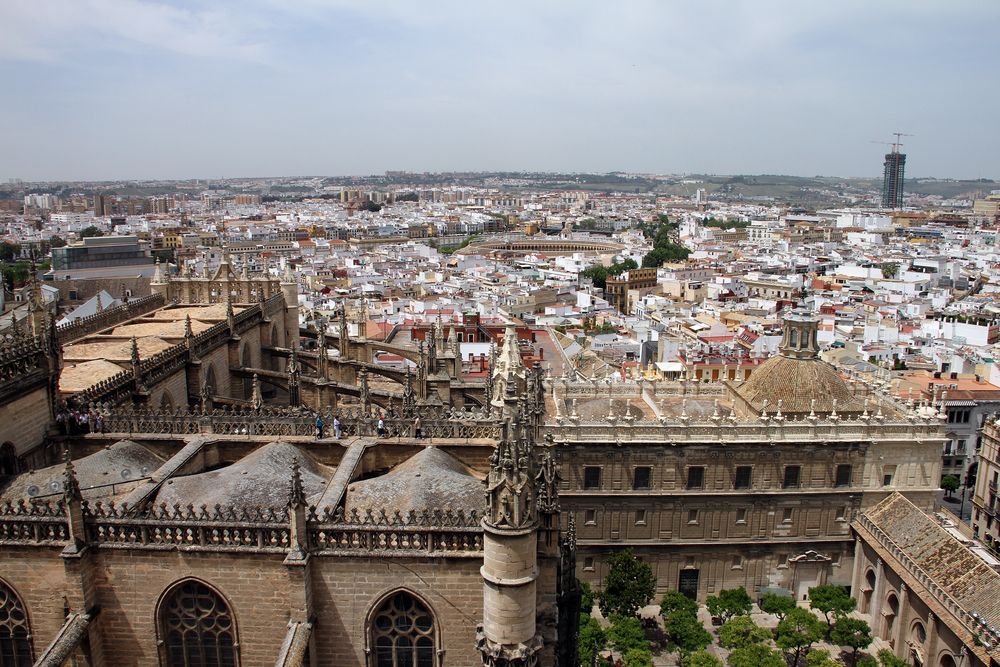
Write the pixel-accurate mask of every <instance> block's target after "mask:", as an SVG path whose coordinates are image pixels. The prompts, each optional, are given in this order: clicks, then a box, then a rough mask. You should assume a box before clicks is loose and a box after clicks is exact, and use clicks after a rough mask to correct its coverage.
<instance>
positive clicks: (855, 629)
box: [830, 616, 873, 665]
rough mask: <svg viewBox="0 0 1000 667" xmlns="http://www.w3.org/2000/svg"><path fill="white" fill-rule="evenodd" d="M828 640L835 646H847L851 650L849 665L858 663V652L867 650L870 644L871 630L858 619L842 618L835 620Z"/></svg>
mask: <svg viewBox="0 0 1000 667" xmlns="http://www.w3.org/2000/svg"><path fill="white" fill-rule="evenodd" d="M830 639H831V641H833V643H834V644H836V645H837V646H849V647H850V648H851V664H852V665H856V664H857V662H858V651H860V650H861V649H863V648H868V646H869V645H870V644H871V643H872V639H873V638H872V629H871V627H870V626H869V625H868V624H867V623H865V622H864V621H862V620H861V619H860V618H851V617H850V616H844V617H842V618H839V619H837V623H836V624H835V625H834V626H833V631H832V632H831V633H830Z"/></svg>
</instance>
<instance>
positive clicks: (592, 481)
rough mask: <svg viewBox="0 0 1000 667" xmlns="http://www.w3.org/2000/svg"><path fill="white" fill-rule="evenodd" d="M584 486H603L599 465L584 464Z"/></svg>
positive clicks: (589, 488) (597, 487)
mask: <svg viewBox="0 0 1000 667" xmlns="http://www.w3.org/2000/svg"><path fill="white" fill-rule="evenodd" d="M583 488H584V489H588V490H591V489H599V488H601V469H600V468H599V467H597V466H584V468H583Z"/></svg>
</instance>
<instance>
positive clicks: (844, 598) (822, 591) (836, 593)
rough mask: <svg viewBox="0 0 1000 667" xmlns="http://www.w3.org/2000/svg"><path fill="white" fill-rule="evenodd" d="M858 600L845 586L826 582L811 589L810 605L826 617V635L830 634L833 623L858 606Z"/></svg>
mask: <svg viewBox="0 0 1000 667" xmlns="http://www.w3.org/2000/svg"><path fill="white" fill-rule="evenodd" d="M857 604H858V603H857V601H856V600H855V599H854V598H852V597H851V596H850V594H849V593H848V592H847V589H846V588H844V587H843V586H836V585H833V584H825V585H823V586H814V587H813V588H810V589H809V606H810V607H812V608H813V609H815V610H816V611H819V612H822V613H823V616H825V617H826V626H827V628H826V636H827V637H829V636H830V632H831V631H832V630H833V623H834V621H836V620H837V619H838V618H840V617H842V616H847V615H848V614H850V613H851V612H852V611H854V608H855V607H856V606H857Z"/></svg>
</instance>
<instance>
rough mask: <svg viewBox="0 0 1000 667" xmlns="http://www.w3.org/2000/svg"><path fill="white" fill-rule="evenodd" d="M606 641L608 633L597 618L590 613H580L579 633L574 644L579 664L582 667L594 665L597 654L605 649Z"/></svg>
mask: <svg viewBox="0 0 1000 667" xmlns="http://www.w3.org/2000/svg"><path fill="white" fill-rule="evenodd" d="M607 643H608V635H607V633H606V632H605V631H604V628H602V627H601V624H600V623H599V622H598V621H597V619H596V618H594V617H593V616H591V615H590V614H580V634H579V637H578V639H577V644H576V652H577V654H578V655H579V656H580V664H581V665H583V666H584V667H593V666H594V665H596V664H597V656H598V654H599V653H600V652H601V651H603V650H604V649H605V647H606V646H607Z"/></svg>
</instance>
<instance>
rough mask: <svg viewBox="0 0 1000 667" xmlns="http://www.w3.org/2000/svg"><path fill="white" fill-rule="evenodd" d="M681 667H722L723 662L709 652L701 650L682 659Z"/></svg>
mask: <svg viewBox="0 0 1000 667" xmlns="http://www.w3.org/2000/svg"><path fill="white" fill-rule="evenodd" d="M681 667H722V661H721V660H719V659H718V658H716V657H715V656H714V655H712V654H711V653H709V652H708V651H705V650H701V651H695V652H694V653H689V654H687V655H686V656H684V657H683V658H681Z"/></svg>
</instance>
